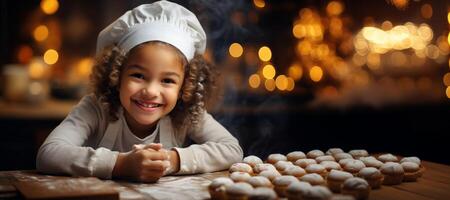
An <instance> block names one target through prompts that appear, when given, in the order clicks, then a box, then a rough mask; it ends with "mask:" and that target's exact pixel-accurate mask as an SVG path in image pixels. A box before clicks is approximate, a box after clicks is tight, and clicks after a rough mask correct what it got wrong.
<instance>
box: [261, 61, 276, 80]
mask: <svg viewBox="0 0 450 200" xmlns="http://www.w3.org/2000/svg"><path fill="white" fill-rule="evenodd" d="M262 74H263V76H264V78H265V79H273V77H275V74H276V70H275V67H274V66H273V65H270V64H269V65H266V66H264V67H263V70H262Z"/></svg>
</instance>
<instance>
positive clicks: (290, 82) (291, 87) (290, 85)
mask: <svg viewBox="0 0 450 200" xmlns="http://www.w3.org/2000/svg"><path fill="white" fill-rule="evenodd" d="M287 81H288V85H287V88H286V90H287V91H292V90H294V88H295V81H294V79H292V78H291V77H288V78H287Z"/></svg>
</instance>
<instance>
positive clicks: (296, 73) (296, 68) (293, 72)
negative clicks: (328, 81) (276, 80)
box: [288, 63, 303, 80]
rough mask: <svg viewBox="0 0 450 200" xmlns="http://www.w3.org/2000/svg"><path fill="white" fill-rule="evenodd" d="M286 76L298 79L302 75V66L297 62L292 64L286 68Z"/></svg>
mask: <svg viewBox="0 0 450 200" xmlns="http://www.w3.org/2000/svg"><path fill="white" fill-rule="evenodd" d="M288 76H289V77H291V78H292V79H294V80H300V79H301V78H302V76H303V68H302V67H301V66H300V65H299V64H297V63H295V64H292V65H291V66H290V67H289V69H288Z"/></svg>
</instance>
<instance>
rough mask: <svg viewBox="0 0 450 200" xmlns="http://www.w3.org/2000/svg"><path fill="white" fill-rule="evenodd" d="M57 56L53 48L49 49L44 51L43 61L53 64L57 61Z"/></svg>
mask: <svg viewBox="0 0 450 200" xmlns="http://www.w3.org/2000/svg"><path fill="white" fill-rule="evenodd" d="M58 58H59V55H58V52H57V51H56V50H54V49H49V50H47V51H46V52H45V53H44V62H45V63H47V64H49V65H53V64H55V63H56V62H58Z"/></svg>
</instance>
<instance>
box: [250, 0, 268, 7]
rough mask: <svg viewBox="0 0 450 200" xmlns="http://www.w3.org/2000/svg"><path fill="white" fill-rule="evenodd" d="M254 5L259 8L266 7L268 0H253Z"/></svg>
mask: <svg viewBox="0 0 450 200" xmlns="http://www.w3.org/2000/svg"><path fill="white" fill-rule="evenodd" d="M253 5H255V6H256V7H258V8H264V7H265V6H266V2H265V1H264V0H253Z"/></svg>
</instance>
